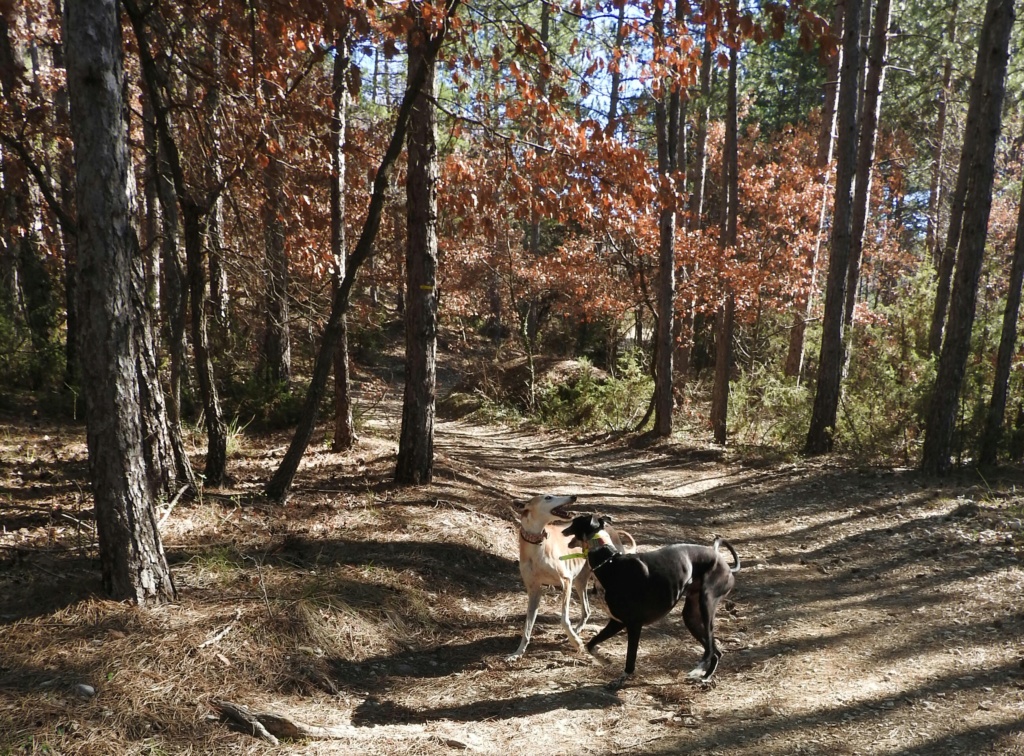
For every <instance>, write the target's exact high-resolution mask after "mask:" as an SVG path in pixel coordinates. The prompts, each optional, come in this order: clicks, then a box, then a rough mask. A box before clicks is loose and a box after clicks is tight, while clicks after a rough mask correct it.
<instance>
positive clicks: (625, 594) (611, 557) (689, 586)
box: [562, 515, 740, 685]
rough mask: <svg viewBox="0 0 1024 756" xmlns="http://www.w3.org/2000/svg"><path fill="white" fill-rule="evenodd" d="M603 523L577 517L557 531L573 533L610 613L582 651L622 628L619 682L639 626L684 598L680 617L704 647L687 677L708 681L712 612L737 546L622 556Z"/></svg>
mask: <svg viewBox="0 0 1024 756" xmlns="http://www.w3.org/2000/svg"><path fill="white" fill-rule="evenodd" d="M607 522H609V520H607V519H606V518H604V517H595V516H594V515H580V516H579V517H576V518H575V519H573V521H572V524H571V525H569V527H567V528H566V529H565V530H563V531H562V533H563V534H564V535H567V536H570V535H571V536H573V540H572V542H571V545H574V546H579V547H581V548H582V549H583V556H584V557H585V558H586V559H587V560H588V561H589V563H590V567H591V569H592V570H593V572H594V576H595V577H596V578H597V579H598V580H599V581H600V583H601V585H602V586H603V587H604V592H605V601H606V602H607V604H608V612H609V613H610V614H611V616H612V619H611V620H609V622H608V624H607V625H605V628H604V629H603V630H602V631H601V632H599V633H598V634H597V635H595V636H594V637H593V638H591V639H590V642H588V643H587V650H588V651H591V652H592V651H593V650H594V648H595V647H596V646H597V645H598V644H599V643H601V642H602V641H605V640H607V639H608V638H610V637H612V636H613V635H615V634H616V633H617V632H619V631H620V630H622V629H623V628H625V629H626V632H627V634H628V636H629V643H628V646H627V650H626V672H625V674H624V675H623V676H622V677H621V678H620V679H619V680H618V682H617V683H616V685H621V684H622V683H623V682H624V681H625V679H626V677H628V676H629V675H631V674H633V670H634V669H635V668H636V652H637V648H638V647H639V645H640V631H641V630H642V629H643V626H644V625H648V624H650V623H652V622H654V621H655V620H659V619H661V618H662V617H664V616H665V615H666V614H668V613H669V612H670V611H672V607H674V606H675V605H676V604H677V603H678V602H679V600H680V599H681V598H683V597H684V596H685V597H686V601H685V603H684V604H683V621H684V622H685V623H686V627H687V629H688V630H689V631H690V633H692V634H693V637H694V638H696V639H697V640H698V641H700V644H701V645H702V646H703V647H704V657H703V658H702V659H701V662H700V664H698V665H697V666H696V667H695V668H694V669H693V670H692V671H691V672H690V673H689V676H690V677H692V678H695V679H704V680H707V679H709V678H710V677H711V676H712V675H713V674H714V673H715V669H716V668H717V667H718V660H719V659H720V658H721V656H722V652H721V650H720V649H719V648H718V646H717V645H716V644H715V610H716V609H717V608H718V602H719V601H721V600H722V599H723V598H724V597H725V596H726V595H728V593H729V591H731V590H732V587H733V584H734V582H735V579H734V578H733V573H736V572H739V569H740V558H739V556H738V555H737V554H736V550H735V549H734V548H733V547H732V546H731V545H730V544H729V543H728V541H724V540H722V539H721V538H718V539H716V540H715V543H714V545H713V546H710V547H708V546H696V545H693V544H675V545H672V546H665V547H663V548H660V549H657V550H656V551H648V552H645V553H643V554H621V553H619V552H618V551H617V550H616V549H615V547H614V546H613V545H612V544H611V541H610V540H609V539H608V538H607V536H606V534H605V533H604V526H605V524H606V523H607ZM719 545H724V546H725V547H726V548H727V549H728V550H729V551H730V553H732V557H733V559H734V560H735V564H734V565H733V566H732V567H730V566H729V564H728V562H726V560H725V558H724V557H722V556H721V555H720V554H719V553H718V547H719Z"/></svg>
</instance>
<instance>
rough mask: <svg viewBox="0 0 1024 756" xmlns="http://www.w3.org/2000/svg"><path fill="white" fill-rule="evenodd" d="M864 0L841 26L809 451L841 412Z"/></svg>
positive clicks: (817, 448)
mask: <svg viewBox="0 0 1024 756" xmlns="http://www.w3.org/2000/svg"><path fill="white" fill-rule="evenodd" d="M860 12H861V0H847V4H846V19H845V22H844V24H843V62H842V66H841V72H840V78H839V98H838V101H837V104H836V109H837V121H838V126H839V135H838V143H837V144H838V162H837V165H836V199H835V209H834V211H833V218H832V243H831V250H830V251H831V256H830V259H829V266H828V282H827V284H826V290H825V316H824V320H823V322H822V336H821V352H820V356H819V358H818V384H817V387H816V390H815V394H814V407H813V410H812V414H811V425H810V428H809V430H808V432H807V444H806V446H805V451H806V452H807V453H808V454H822V453H825V452H828V451H831V450H832V439H833V433H834V431H835V426H836V415H837V413H838V410H839V390H840V379H841V374H842V368H843V315H844V308H845V304H846V272H847V269H848V267H849V261H850V245H851V232H852V217H851V210H852V204H853V180H854V172H855V165H856V160H857V79H858V75H859V69H860V47H859V44H858V39H857V36H858V30H859V29H860Z"/></svg>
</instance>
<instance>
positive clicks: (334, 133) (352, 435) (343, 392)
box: [329, 30, 357, 452]
mask: <svg viewBox="0 0 1024 756" xmlns="http://www.w3.org/2000/svg"><path fill="white" fill-rule="evenodd" d="M348 44H349V43H348V37H347V30H342V32H341V33H340V34H339V36H338V40H337V42H336V43H335V51H334V73H333V76H332V80H331V81H332V83H331V87H332V89H331V92H332V99H333V106H332V107H333V110H332V112H331V126H330V139H329V143H330V148H331V256H332V257H333V259H334V271H333V279H332V282H333V288H334V291H335V292H337V290H338V288H339V287H340V286H341V282H342V281H344V280H345V267H346V263H347V257H348V250H347V249H346V247H345V139H346V127H347V121H348V83H347V81H346V79H347V76H348V73H349V66H350V64H351V62H352V58H351V55H350V52H349V47H348ZM356 441H357V438H356V429H355V423H354V422H353V419H352V377H351V371H350V367H349V359H348V316H347V315H342V317H341V331H340V333H339V335H338V345H337V347H336V350H335V353H334V443H333V446H332V448H333V449H334V451H336V452H339V451H345V450H346V449H351V448H352V447H353V446H354V445H355V443H356Z"/></svg>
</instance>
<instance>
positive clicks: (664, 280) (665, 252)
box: [652, 0, 676, 438]
mask: <svg viewBox="0 0 1024 756" xmlns="http://www.w3.org/2000/svg"><path fill="white" fill-rule="evenodd" d="M652 23H653V25H654V44H655V45H656V46H661V47H664V46H665V45H666V44H667V42H666V39H665V18H664V3H663V2H661V0H656V2H655V5H654V17H653V21H652ZM666 99H669V98H667V97H666V88H665V86H664V83H662V89H661V92H660V93H658V96H657V98H656V100H655V105H654V127H655V131H656V134H657V141H658V177H659V180H660V185H661V192H660V194H665V193H666V192H667V190H668V189H669V187H671V180H672V179H671V177H672V171H673V170H674V169H675V166H674V165H673V164H672V158H673V157H674V153H675V145H674V142H675V139H674V135H673V134H672V133H670V129H669V106H668V104H667V103H666ZM658 202H659V209H658V296H657V304H658V323H657V334H656V335H655V338H656V339H657V342H658V343H657V347H656V348H655V350H654V360H655V370H654V432H655V434H656V435H658V436H662V437H666V438H667V437H668V436H671V435H672V405H673V395H672V362H673V352H674V351H675V350H674V349H673V344H672V338H673V334H674V332H675V329H674V327H673V324H674V322H675V294H676V270H675V233H676V210H675V207H674V204H675V203H674V202H671V203H669V202H667V201H666V199H665V198H664V197H660V198H659V199H658Z"/></svg>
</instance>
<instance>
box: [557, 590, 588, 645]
mask: <svg viewBox="0 0 1024 756" xmlns="http://www.w3.org/2000/svg"><path fill="white" fill-rule="evenodd" d="M571 603H572V580H571V579H569V578H562V627H563V628H565V634H566V635H568V636H569V640H571V641H572V642H573V644H574V645H575V646H576V650H577V651H582V650H583V649H584V648H585V646H584V644H583V639H582V638H580V636H579V635H577V633H576V631H575V630H573V627H572V622H570V621H569V605H570V604H571Z"/></svg>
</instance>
